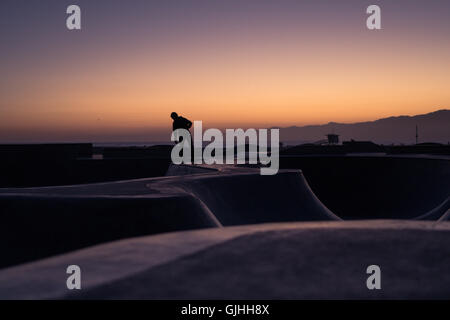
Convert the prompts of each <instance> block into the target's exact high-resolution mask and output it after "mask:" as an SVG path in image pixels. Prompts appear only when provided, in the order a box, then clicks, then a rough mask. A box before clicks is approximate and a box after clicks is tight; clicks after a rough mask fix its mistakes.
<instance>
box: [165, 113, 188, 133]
mask: <svg viewBox="0 0 450 320" xmlns="http://www.w3.org/2000/svg"><path fill="white" fill-rule="evenodd" d="M170 117H171V118H172V119H173V125H172V129H173V131H175V130H177V129H186V130H188V131H189V129H190V128H191V127H192V122H191V121H190V120H188V119H186V118H184V117H182V116H179V115H178V114H177V113H176V112H172V113H171V114H170Z"/></svg>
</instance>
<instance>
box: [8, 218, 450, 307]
mask: <svg viewBox="0 0 450 320" xmlns="http://www.w3.org/2000/svg"><path fill="white" fill-rule="evenodd" d="M283 230H330V231H331V230H340V231H346V230H396V231H398V232H402V231H406V230H422V231H425V230H428V231H443V232H450V222H430V221H399V220H375V221H374V220H364V221H328V222H303V223H269V224H258V225H247V226H236V227H226V228H220V229H204V230H195V231H184V232H171V233H165V234H159V235H153V236H145V237H137V238H128V239H124V240H118V241H113V242H110V243H106V244H100V245H96V246H92V247H89V248H85V249H81V250H77V251H73V252H70V253H65V254H62V255H58V256H54V257H51V258H47V259H43V260H40V261H37V262H32V263H27V264H23V265H19V266H14V267H10V268H6V269H3V270H0V297H1V298H2V299H61V298H64V297H66V296H67V294H68V291H67V289H66V288H65V279H66V274H65V269H66V268H67V266H68V265H71V264H77V265H79V266H80V267H81V268H82V269H83V270H86V271H85V272H84V273H83V289H85V290H89V289H90V288H94V287H97V286H99V285H102V284H105V283H110V282H113V281H115V280H118V279H122V278H127V277H130V276H132V275H134V274H137V273H139V272H142V271H144V270H148V269H150V268H153V267H156V266H158V265H162V264H165V263H168V262H171V261H175V260H177V259H179V258H182V257H184V256H187V255H191V254H193V253H195V252H199V251H200V250H204V249H207V248H209V247H212V246H214V245H216V244H219V243H224V242H226V241H229V240H232V239H236V238H238V237H240V236H243V235H249V234H258V233H264V232H268V231H283Z"/></svg>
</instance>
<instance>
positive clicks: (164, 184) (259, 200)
mask: <svg viewBox="0 0 450 320" xmlns="http://www.w3.org/2000/svg"><path fill="white" fill-rule="evenodd" d="M149 187H150V188H156V189H159V190H164V191H168V190H170V189H171V188H172V189H174V190H177V191H178V190H180V189H181V190H183V191H184V192H187V193H189V194H192V195H194V196H196V197H197V198H198V199H200V200H201V201H202V202H203V203H204V204H205V205H206V206H207V207H208V208H209V209H210V210H211V212H213V213H214V215H215V216H216V218H217V219H218V220H219V221H220V223H221V224H222V225H224V226H231V225H242V224H254V223H266V222H285V221H324V220H325V221H328V220H340V219H339V218H338V217H337V216H335V215H334V214H333V213H332V212H331V211H330V210H328V209H327V208H326V207H325V206H324V205H323V204H322V203H321V202H320V200H319V199H317V197H316V196H315V195H314V193H313V192H312V190H311V188H310V187H309V186H308V183H307V182H306V180H305V178H304V177H303V175H302V173H301V171H299V170H283V171H280V172H279V173H278V174H277V175H273V176H262V175H260V173H259V170H253V172H251V173H249V172H248V170H247V172H246V173H228V174H223V175H221V174H217V175H214V174H213V175H199V176H189V177H184V178H183V179H176V180H175V179H173V180H167V181H162V180H161V182H159V183H155V184H150V185H149Z"/></svg>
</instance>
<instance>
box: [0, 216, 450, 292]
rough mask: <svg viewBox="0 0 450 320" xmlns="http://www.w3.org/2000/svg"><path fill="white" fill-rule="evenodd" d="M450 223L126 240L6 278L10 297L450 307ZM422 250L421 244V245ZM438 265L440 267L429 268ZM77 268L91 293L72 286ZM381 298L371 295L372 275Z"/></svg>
mask: <svg viewBox="0 0 450 320" xmlns="http://www.w3.org/2000/svg"><path fill="white" fill-rule="evenodd" d="M449 241H450V223H448V222H440V223H436V222H431V221H399V220H388V221H386V220H377V221H337V222H336V221H332V222H308V223H283V224H260V225H248V226H240V227H227V228H216V229H211V230H198V231H185V232H175V233H168V234H163V235H156V236H148V237H141V238H133V239H126V240H121V241H117V242H113V243H108V244H104V245H99V246H95V247H92V248H88V249H84V250H79V251H76V252H73V253H69V254H65V255H61V256H58V257H53V258H50V259H45V260H41V261H38V262H35V263H31V264H26V265H22V266H17V267H14V268H9V269H5V270H0V297H2V298H3V299H62V298H71V299H449V298H450V274H449V273H448V266H449V265H450V255H448V243H449ZM418 243H419V244H420V245H417V244H418ZM430 262H432V263H430ZM71 264H77V265H79V266H80V267H81V270H82V290H80V291H78V292H75V293H74V292H70V291H68V290H67V288H66V277H65V270H66V268H67V266H68V265H71ZM373 264H376V265H378V266H379V267H380V269H381V273H382V278H381V279H382V281H381V288H382V290H368V289H367V287H366V281H367V277H368V275H367V273H366V270H367V267H368V266H370V265H373Z"/></svg>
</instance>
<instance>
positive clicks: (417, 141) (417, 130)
mask: <svg viewBox="0 0 450 320" xmlns="http://www.w3.org/2000/svg"><path fill="white" fill-rule="evenodd" d="M418 143H419V127H418V126H417V124H416V144H418Z"/></svg>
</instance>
